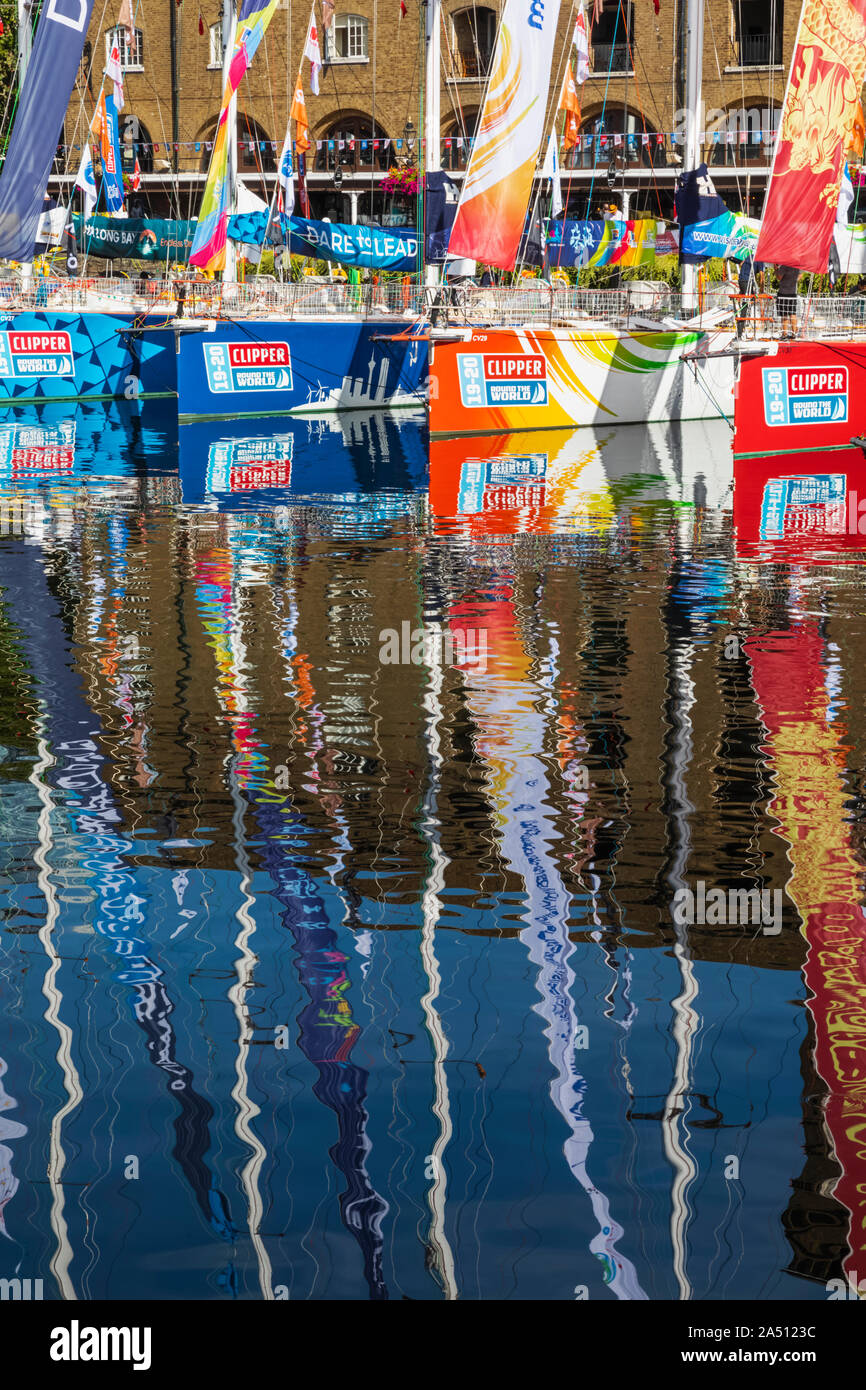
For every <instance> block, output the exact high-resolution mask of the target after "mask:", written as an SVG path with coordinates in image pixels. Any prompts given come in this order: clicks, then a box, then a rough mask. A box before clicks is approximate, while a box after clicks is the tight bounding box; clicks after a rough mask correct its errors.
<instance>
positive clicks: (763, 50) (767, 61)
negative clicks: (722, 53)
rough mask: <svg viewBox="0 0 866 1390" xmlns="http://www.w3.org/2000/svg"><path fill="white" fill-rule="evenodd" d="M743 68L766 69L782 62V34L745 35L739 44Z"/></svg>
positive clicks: (739, 55)
mask: <svg viewBox="0 0 866 1390" xmlns="http://www.w3.org/2000/svg"><path fill="white" fill-rule="evenodd" d="M737 57H738V59H739V65H740V67H741V68H765V67H769V66H770V65H771V64H774V65H776V64H779V63H781V61H782V36H781V35H780V34H745V35H743V37H742V38H741V39H740V41H739V43H738V44H737Z"/></svg>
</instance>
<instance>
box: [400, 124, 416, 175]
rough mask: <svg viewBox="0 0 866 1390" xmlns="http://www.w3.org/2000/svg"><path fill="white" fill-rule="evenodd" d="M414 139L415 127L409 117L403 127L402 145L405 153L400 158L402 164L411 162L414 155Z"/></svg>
mask: <svg viewBox="0 0 866 1390" xmlns="http://www.w3.org/2000/svg"><path fill="white" fill-rule="evenodd" d="M415 139H416V136H415V127H414V125H413V124H412V119H411V117H410V118H409V120H408V121H407V122H406V124H405V125H404V127H403V146H404V148H405V151H406V154H405V156H404V158H403V160H402V163H403V164H411V163H412V160H413V159H414V157H415Z"/></svg>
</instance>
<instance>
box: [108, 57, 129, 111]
mask: <svg viewBox="0 0 866 1390" xmlns="http://www.w3.org/2000/svg"><path fill="white" fill-rule="evenodd" d="M105 76H106V77H110V78H111V80H112V82H113V83H114V104H115V106H116V107H117V109H118V111H122V110H123V104H124V102H123V68H122V67H121V66H120V44H119V43H117V42H115V43H113V44H112V45H111V53H110V55H109V58H108V62H107V63H106V65H105Z"/></svg>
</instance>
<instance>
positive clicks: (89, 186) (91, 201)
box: [75, 145, 96, 219]
mask: <svg viewBox="0 0 866 1390" xmlns="http://www.w3.org/2000/svg"><path fill="white" fill-rule="evenodd" d="M75 187H76V188H80V189H81V192H82V193H83V194H84V216H85V219H87V218H88V217H92V216H93V212H94V209H95V207H96V176H95V174H94V172H93V160H92V159H91V157H90V146H89V145H85V146H84V149H83V151H82V153H81V163H80V164H79V166H78V173H77V174H76V176H75Z"/></svg>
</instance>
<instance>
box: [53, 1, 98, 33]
mask: <svg viewBox="0 0 866 1390" xmlns="http://www.w3.org/2000/svg"><path fill="white" fill-rule="evenodd" d="M65 3H66V4H67V5H69V6H71V8H72V9H73V10H77V11H78V14H77V15H76V16H75V18H73V17H72V15H68V14H61V13H60V12H59V10H58V8H57V4H58V0H48V8H47V10H46V11H45V17H46V19H53V20H54V23H55V24H63V25H65V26H66V28H67V29H74V30H75V32H76V33H77V34H83V33H84V31H85V29H86V28H87V20H88V17H89V8H90V7H89V4H88V0H65Z"/></svg>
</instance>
